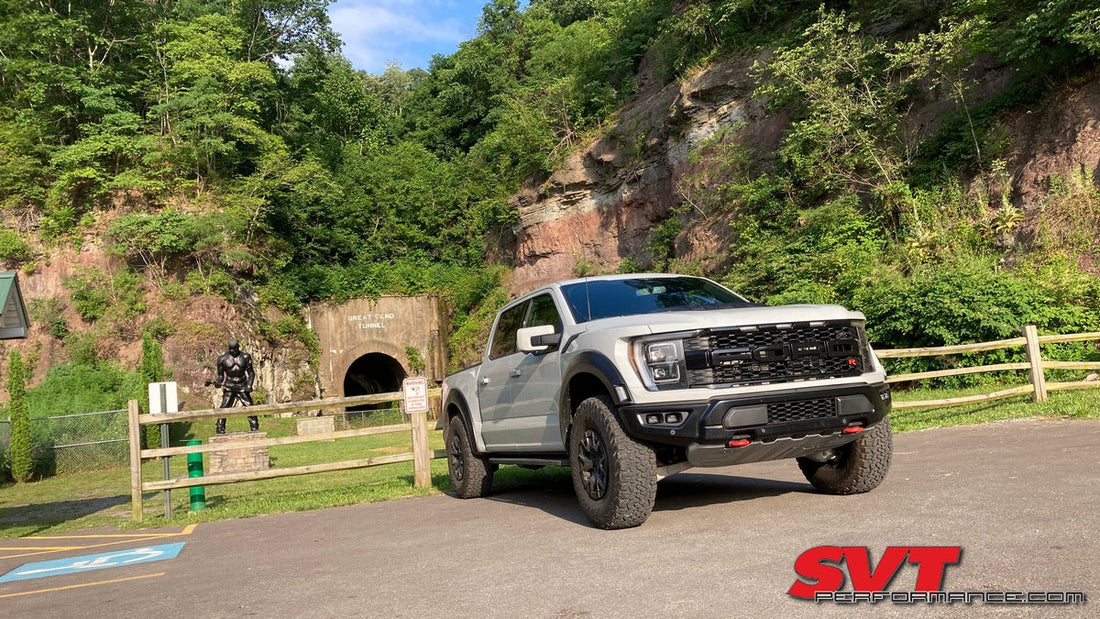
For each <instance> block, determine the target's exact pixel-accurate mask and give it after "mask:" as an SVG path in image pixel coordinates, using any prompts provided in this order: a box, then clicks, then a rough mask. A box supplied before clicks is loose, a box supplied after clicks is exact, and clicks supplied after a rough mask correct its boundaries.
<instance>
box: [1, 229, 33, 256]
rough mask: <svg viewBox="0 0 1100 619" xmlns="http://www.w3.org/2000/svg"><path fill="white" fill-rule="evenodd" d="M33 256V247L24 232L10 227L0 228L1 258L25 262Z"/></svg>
mask: <svg viewBox="0 0 1100 619" xmlns="http://www.w3.org/2000/svg"><path fill="white" fill-rule="evenodd" d="M31 257H32V254H31V248H30V246H29V245H27V241H26V240H25V239H24V238H23V235H22V234H19V233H18V232H16V231H15V230H9V229H8V228H0V260H5V261H11V262H24V261H26V260H30V259H31Z"/></svg>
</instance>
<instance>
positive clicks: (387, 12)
mask: <svg viewBox="0 0 1100 619" xmlns="http://www.w3.org/2000/svg"><path fill="white" fill-rule="evenodd" d="M482 6H483V3H481V2H478V1H477V0H475V1H474V2H458V1H450V0H406V1H401V0H339V1H338V2H336V3H334V4H332V5H329V9H328V12H329V17H330V18H331V19H332V27H333V29H334V30H336V32H338V33H340V38H341V39H342V40H343V42H344V50H343V51H344V55H345V56H346V57H347V58H348V60H350V61H351V64H352V65H353V66H354V67H356V68H358V69H363V70H364V71H367V72H369V73H375V74H377V73H381V72H382V71H384V70H385V69H386V64H387V63H389V62H396V63H398V64H399V65H401V67H402V68H403V69H412V68H414V67H420V68H424V69H426V68H428V63H429V61H430V60H431V57H432V55H433V54H443V55H450V54H453V53H454V52H455V50H457V49H458V44H459V43H460V42H462V41H467V40H469V39H472V38H473V37H474V36H475V35H476V34H477V22H478V19H479V18H480V17H481V7H482Z"/></svg>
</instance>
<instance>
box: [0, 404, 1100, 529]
mask: <svg viewBox="0 0 1100 619" xmlns="http://www.w3.org/2000/svg"><path fill="white" fill-rule="evenodd" d="M1002 388H1003V387H976V388H970V389H954V390H947V389H930V388H918V389H911V390H906V391H896V392H895V396H894V399H895V401H899V402H901V401H911V400H930V399H943V398H950V397H959V396H964V395H974V394H977V393H984V392H990V391H996V390H997V389H1002ZM1025 417H1048V418H1057V419H1100V389H1090V390H1085V391H1067V392H1054V393H1051V394H1050V399H1049V401H1047V402H1044V403H1040V404H1036V403H1033V402H1031V400H1030V397H1028V396H1020V397H1015V398H1011V399H1006V400H1000V401H997V402H989V403H983V404H971V405H967V406H954V407H948V408H937V409H915V410H899V411H895V412H894V413H893V414H892V415H891V421H892V423H893V427H894V430H895V432H905V431H909V430H919V429H925V428H932V427H940V426H951V425H960V424H976V423H984V422H988V421H998V420H1004V419H1017V418H1025ZM375 420H377V421H379V422H381V423H395V422H400V418H399V417H398V416H395V415H394V414H389V415H376V416H375ZM294 423H295V420H294V419H281V418H267V417H265V418H262V419H261V421H260V428H261V430H263V431H265V432H267V433H268V436H270V437H278V436H288V435H293V434H295V432H296V431H295V426H294ZM211 425H212V424H211ZM350 425H353V426H354V425H359V424H358V423H356V422H354V421H353V423H351V424H350ZM246 428H247V424H246V421H245V419H244V418H243V417H240V418H231V419H230V420H229V428H228V429H229V431H231V432H232V431H237V430H244V429H246ZM211 431H212V428H210V429H208V430H207V431H205V432H201V431H200V432H196V431H195V429H194V428H192V432H194V433H196V434H198V435H199V436H200V438H205V437H206V436H208V435H209V433H210V432H211ZM430 441H431V447H432V449H442V447H443V438H442V435H441V432H440V431H438V430H436V431H433V432H431V433H430ZM410 449H411V447H410V438H409V435H408V433H407V432H400V433H395V434H387V435H381V436H371V437H362V438H355V439H341V440H338V441H334V442H318V443H304V444H298V445H282V446H275V447H271V448H269V457H270V460H271V465H272V467H290V466H301V465H306V464H316V463H321V462H335V461H340V460H351V459H358V458H364V457H369V456H372V455H375V456H376V455H385V454H392V453H402V452H408V451H409V450H410ZM171 464H172V475H173V476H182V475H184V474H185V473H186V461H185V458H184V457H182V456H178V457H174V458H172V460H171ZM142 476H143V478H144V479H145V480H147V481H153V480H158V479H162V478H163V465H162V463H161V462H159V461H150V462H146V463H145V464H144V466H143V468H142ZM568 477H569V474H568V470H567V469H563V468H549V469H544V470H539V471H529V470H525V469H521V468H518V467H509V466H506V467H503V468H501V469H500V471H499V472H498V473H497V475H496V478H495V479H494V488H495V489H497V490H500V491H507V490H509V489H515V488H524V487H531V486H537V485H543V484H561V483H568ZM129 487H130V474H129V470H128V469H126V468H118V469H111V470H105V471H94V472H89V473H73V474H67V475H58V476H55V477H50V478H47V479H43V480H41V481H37V482H33V483H27V484H12V483H7V484H0V538H3V537H23V536H28V535H41V534H51V533H62V532H66V531H74V530H81V529H94V528H117V529H136V528H159V527H176V526H183V525H185V524H189V523H193V522H210V521H215V520H223V519H226V518H247V517H251V516H257V515H261V514H272V513H281V512H290V511H304V510H313V509H322V508H326V507H335V506H339V505H354V504H359V503H371V502H376V501H388V500H394V499H401V498H406V497H413V496H425V495H430V494H439V493H441V492H445V491H447V490H449V489H450V487H451V484H450V480H449V479H448V477H447V463H446V461H444V460H433V461H432V487H431V488H416V487H414V485H413V467H412V463H411V462H402V463H398V464H387V465H383V466H377V467H370V468H364V469H354V470H349V471H334V472H331V473H318V474H315V475H303V476H297V477H286V478H281V479H270V480H262V481H255V482H244V483H237V484H225V485H218V486H207V487H206V506H207V509H206V510H204V511H201V512H195V513H192V512H190V511H189V510H188V507H189V491H188V490H187V489H181V490H174V491H173V492H172V509H173V517H172V518H171V519H166V518H164V499H163V496H164V493H163V492H148V493H146V494H145V495H144V506H145V519H144V522H142V523H141V524H140V525H139V524H136V523H134V522H132V521H131V520H130V492H129Z"/></svg>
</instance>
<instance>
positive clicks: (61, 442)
mask: <svg viewBox="0 0 1100 619" xmlns="http://www.w3.org/2000/svg"><path fill="white" fill-rule="evenodd" d="M128 424H129V422H128V419H127V411H126V410H125V409H123V410H116V411H103V412H99V413H80V414H75V415H59V416H57V417H39V418H34V419H31V420H30V427H31V444H33V445H34V469H35V472H36V473H38V474H39V475H54V474H57V473H72V472H76V471H94V470H99V469H106V468H114V467H118V466H125V465H126V464H127V463H128V462H129V461H130V448H129V432H130V430H129V425H128ZM10 449H11V422H10V421H8V420H3V421H0V451H2V452H3V454H4V456H5V457H8V454H9V451H10Z"/></svg>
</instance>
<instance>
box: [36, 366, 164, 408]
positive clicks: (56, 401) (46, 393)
mask: <svg viewBox="0 0 1100 619" xmlns="http://www.w3.org/2000/svg"><path fill="white" fill-rule="evenodd" d="M143 391H145V386H144V383H143V379H142V377H141V376H140V375H139V374H138V373H137V372H131V371H127V370H126V369H124V368H123V367H122V366H120V365H118V364H117V363H113V362H109V361H100V362H96V363H91V364H89V363H77V362H70V363H66V364H62V365H55V366H53V367H52V368H50V369H49V371H48V372H47V373H46V378H45V379H44V380H43V381H42V383H41V384H39V385H38V386H36V387H32V388H31V389H28V390H27V403H28V410H29V411H30V415H31V417H32V418H39V417H53V416H57V415H72V414H75V413H90V412H96V411H107V410H119V409H123V408H126V403H127V401H129V400H132V399H140V398H141V394H142V392H143Z"/></svg>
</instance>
